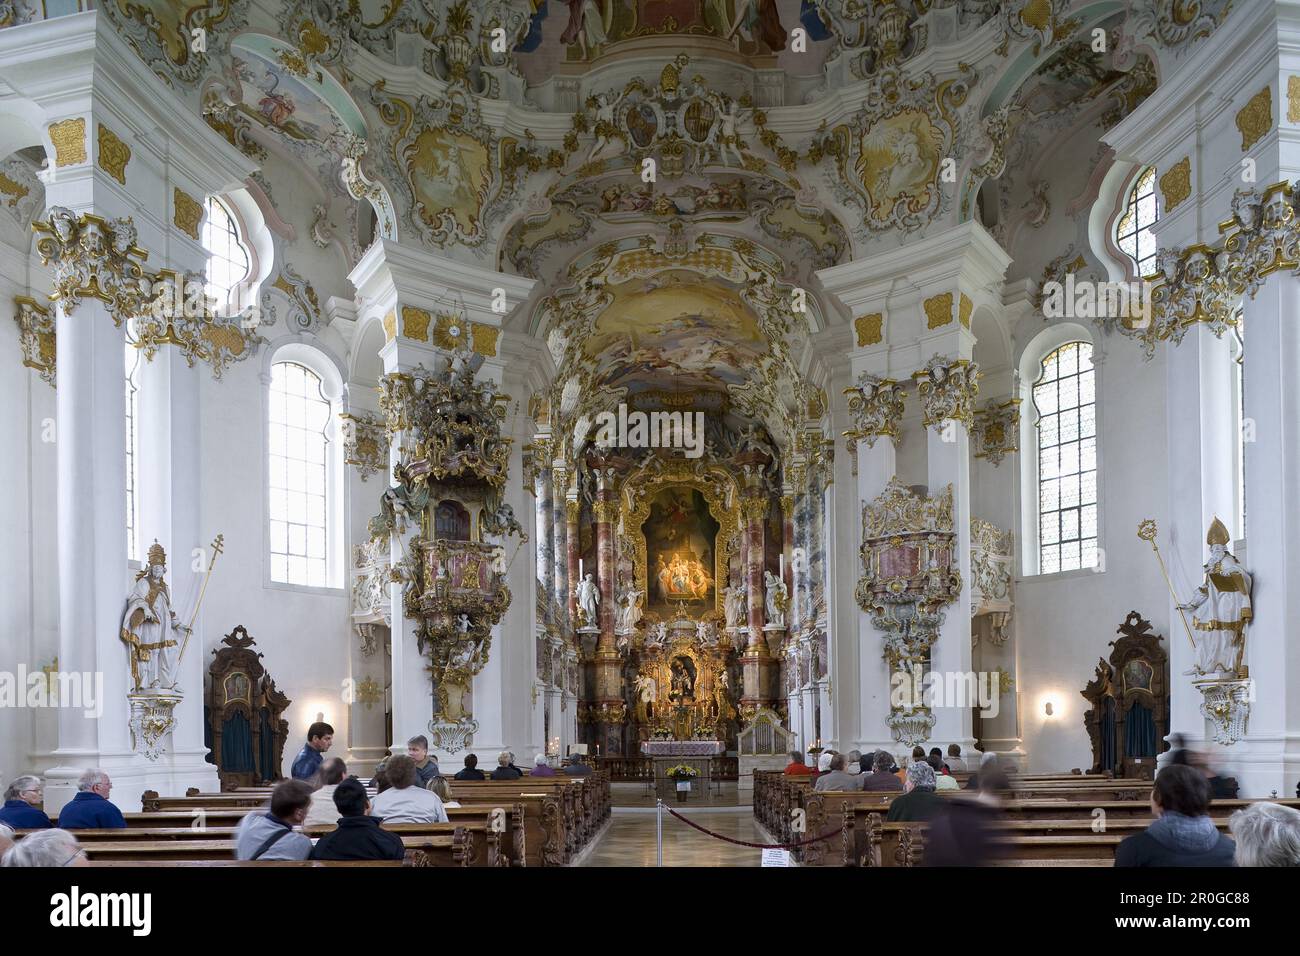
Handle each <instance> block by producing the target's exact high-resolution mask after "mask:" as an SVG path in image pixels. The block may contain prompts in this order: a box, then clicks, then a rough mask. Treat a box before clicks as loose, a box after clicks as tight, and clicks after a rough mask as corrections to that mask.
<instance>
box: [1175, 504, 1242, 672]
mask: <svg viewBox="0 0 1300 956" xmlns="http://www.w3.org/2000/svg"><path fill="white" fill-rule="evenodd" d="M1228 540H1229V538H1228V529H1227V528H1226V527H1224V525H1223V522H1222V521H1220V520H1219V519H1218V518H1215V519H1214V523H1213V524H1211V525H1210V531H1209V533H1208V534H1207V535H1206V536H1205V543H1206V544H1208V545H1209V546H1210V560H1209V561H1207V562H1206V563H1205V583H1204V584H1202V585H1201V586H1200V587H1199V588H1197V589H1196V596H1195V597H1194V598H1192V600H1190V601H1188V602H1187V603H1186V604H1180V605H1179V608H1181V609H1182V610H1184V611H1191V612H1192V627H1193V628H1194V629H1195V630H1196V638H1197V639H1196V664H1195V665H1193V667H1192V668H1191V669H1190V670H1188V671H1185V672H1184V673H1186V674H1191V675H1194V676H1196V677H1209V678H1241V677H1244V672H1243V671H1242V657H1243V655H1244V653H1245V650H1246V625H1247V624H1249V623H1250V621H1251V618H1252V617H1253V616H1254V612H1253V611H1252V610H1251V605H1250V587H1251V577H1250V574H1249V573H1248V572H1247V571H1246V569H1245V568H1244V567H1242V565H1241V562H1240V561H1238V560H1237V559H1236V557H1234V556H1233V555H1232V553H1231V552H1229V551H1228Z"/></svg>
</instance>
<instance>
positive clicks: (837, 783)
mask: <svg viewBox="0 0 1300 956" xmlns="http://www.w3.org/2000/svg"><path fill="white" fill-rule="evenodd" d="M813 789H814V790H816V791H817V792H819V793H820V792H822V791H823V790H861V789H862V778H861V777H857V776H854V775H853V774H851V773H845V772H844V755H843V754H835V755H834V756H833V757H831V769H830V772H829V773H824V774H822V775H821V776H820V777H818V778H817V782H816V783H815V784H813Z"/></svg>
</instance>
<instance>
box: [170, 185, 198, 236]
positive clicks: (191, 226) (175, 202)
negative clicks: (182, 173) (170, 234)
mask: <svg viewBox="0 0 1300 956" xmlns="http://www.w3.org/2000/svg"><path fill="white" fill-rule="evenodd" d="M202 221H203V204H202V203H201V202H199V201H198V200H197V199H195V198H194V197H193V196H191V195H190V194H189V193H187V192H185V190H183V189H181V188H180V187H179V186H175V187H173V189H172V222H173V223H174V224H175V225H176V228H177V229H179V230H180V231H181V232H183V233H185V234H186V235H187V236H189V237H190V238H191V239H193V240H194V241H195V242H198V239H199V224H200V223H201V222H202Z"/></svg>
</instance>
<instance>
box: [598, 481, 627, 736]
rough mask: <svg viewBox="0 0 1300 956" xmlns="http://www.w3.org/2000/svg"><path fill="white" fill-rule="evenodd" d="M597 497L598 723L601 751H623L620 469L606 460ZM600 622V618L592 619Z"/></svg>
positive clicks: (624, 720) (625, 706) (624, 706)
mask: <svg viewBox="0 0 1300 956" xmlns="http://www.w3.org/2000/svg"><path fill="white" fill-rule="evenodd" d="M592 470H593V471H594V472H595V475H596V501H595V505H594V506H593V507H594V512H595V518H596V560H597V570H596V580H597V583H598V584H599V586H600V615H599V622H598V624H599V627H600V636H599V638H598V640H597V644H596V654H595V667H594V672H593V676H594V678H595V682H596V684H595V704H594V713H595V723H596V735H597V736H596V739H597V743H598V745H599V747H600V750H599V751H598V752H599V753H600V754H611V755H612V754H615V753H621V752H622V741H623V726H624V724H625V722H626V720H627V704H626V700H625V698H624V694H623V659H622V657H620V656H619V653H618V650H617V649H616V647H615V641H614V622H615V614H614V610H615V607H614V595H615V587H614V585H615V583H616V580H617V577H618V569H617V563H616V561H615V554H614V528H615V525H616V523H617V521H618V497H617V488H616V485H615V477H616V474H617V473H616V471H615V469H614V468H612V467H610V466H608V465H606V464H605V463H604V462H600V461H597V462H595V464H594V466H593V469H592ZM592 623H597V622H592Z"/></svg>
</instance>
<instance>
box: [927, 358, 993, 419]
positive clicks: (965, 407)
mask: <svg viewBox="0 0 1300 956" xmlns="http://www.w3.org/2000/svg"><path fill="white" fill-rule="evenodd" d="M912 378H913V379H914V380H915V381H916V390H917V395H918V396H919V397H920V399H921V408H922V411H923V412H924V415H923V416H922V419H921V421H922V424H924V425H925V426H926V427H927V428H929V427H935V428H942V427H943V423H944V422H945V421H948V420H950V419H951V420H953V421H957V422H960V423H961V424H963V425H965V426H966V427H967V428H970V427H971V425H972V424H973V423H974V412H975V396H976V395H977V394H978V393H979V366H978V365H976V364H975V363H974V362H972V361H969V360H968V359H960V358H959V359H949V358H946V357H944V356H942V355H936V356H934V358H932V359H930V361H929V362H927V363H926V365H925V368H923V369H921V370H920V371H918V372H913V373H912Z"/></svg>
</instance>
